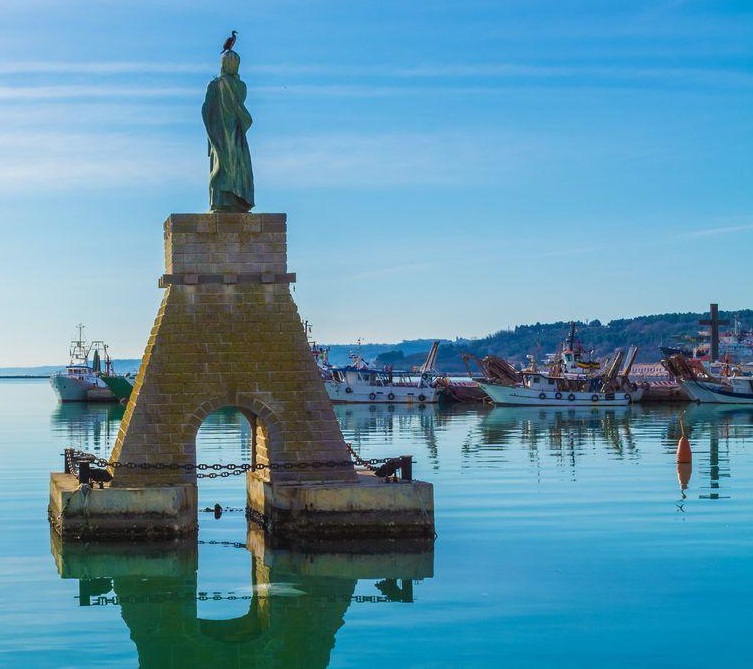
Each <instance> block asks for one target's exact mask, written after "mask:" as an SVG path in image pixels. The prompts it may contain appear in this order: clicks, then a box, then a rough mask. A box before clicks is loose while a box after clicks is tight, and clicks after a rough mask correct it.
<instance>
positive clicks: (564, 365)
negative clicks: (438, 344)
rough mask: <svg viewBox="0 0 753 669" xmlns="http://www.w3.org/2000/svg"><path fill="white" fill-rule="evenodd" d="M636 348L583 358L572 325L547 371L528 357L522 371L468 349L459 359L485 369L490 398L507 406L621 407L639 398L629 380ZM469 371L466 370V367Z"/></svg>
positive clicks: (484, 385) (640, 393)
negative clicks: (598, 357)
mask: <svg viewBox="0 0 753 669" xmlns="http://www.w3.org/2000/svg"><path fill="white" fill-rule="evenodd" d="M637 353H638V349H637V347H635V346H631V347H630V348H629V349H628V351H627V353H625V352H624V351H622V350H618V351H617V352H615V354H614V355H613V356H611V357H610V358H609V359H608V360H606V361H605V362H604V364H602V363H600V362H598V361H595V360H591V359H584V350H583V347H582V345H581V344H580V343H579V342H578V341H576V339H575V324H574V323H571V329H570V335H569V336H568V338H567V340H566V341H565V343H564V344H563V346H562V347H561V349H560V351H559V352H558V354H557V355H556V356H555V357H554V358H553V359H552V361H551V364H550V365H549V366H548V368H547V369H545V370H540V369H538V366H537V364H536V362H535V360H533V359H532V358H530V359H529V360H530V364H529V365H528V366H527V367H526V368H525V369H522V370H520V371H518V370H516V369H515V367H513V365H511V364H510V363H509V362H507V361H506V360H504V359H503V358H498V357H496V356H486V357H484V358H483V359H481V360H479V359H478V358H475V357H474V356H470V355H468V354H466V355H464V356H463V360H464V361H465V362H466V366H468V362H469V360H471V359H473V360H475V361H476V363H477V364H478V366H479V367H480V368H481V370H482V371H483V373H484V375H483V377H481V378H476V381H477V382H478V384H479V386H480V387H481V388H482V389H483V390H484V392H485V393H486V394H487V395H488V396H489V397H490V398H491V400H492V402H494V403H495V404H500V405H507V406H573V407H575V406H624V405H627V404H632V403H634V402H639V401H640V399H641V397H642V396H643V392H644V389H643V388H642V387H641V386H638V385H637V384H635V383H633V382H632V381H631V380H630V379H629V374H630V371H631V368H632V365H633V362H634V361H635V356H636V354H637ZM469 373H470V369H469Z"/></svg>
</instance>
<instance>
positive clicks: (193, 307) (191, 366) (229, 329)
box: [50, 214, 434, 539]
mask: <svg viewBox="0 0 753 669" xmlns="http://www.w3.org/2000/svg"><path fill="white" fill-rule="evenodd" d="M164 237H165V274H164V275H163V276H162V277H161V279H160V282H159V284H160V286H161V287H162V288H164V289H165V294H164V298H163V300H162V304H161V306H160V309H159V312H158V314H157V317H156V319H155V322H154V327H153V328H152V331H151V334H150V337H149V341H148V343H147V346H146V351H145V353H144V357H143V360H142V364H141V367H140V369H139V373H138V376H137V378H136V382H135V384H134V388H133V392H132V393H131V397H130V400H129V402H128V405H127V407H126V410H125V415H124V416H123V420H122V423H121V427H120V431H119V433H118V437H117V440H116V443H115V447H114V449H113V453H112V461H114V462H116V463H117V465H118V466H116V467H112V468H111V473H112V475H113V478H112V482H111V483H110V484H109V488H106V489H105V490H98V489H95V490H91V491H89V493H88V497H86V498H83V497H82V495H81V492H80V491H79V492H75V491H72V490H67V489H66V486H67V485H68V484H69V483H70V482H69V481H67V480H66V481H64V480H63V479H56V478H55V476H53V481H52V484H51V485H52V487H51V496H50V518H51V520H52V519H58V520H59V522H57V521H55V522H53V527H56V528H57V529H58V530H59V531H60V532H61V533H62V534H63V536H71V537H73V536H77V535H81V534H82V531H83V530H82V528H83V529H85V534H86V536H87V538H89V539H91V538H98V536H101V537H102V538H112V537H113V536H114V535H117V534H118V532H120V531H121V530H122V531H123V532H124V533H125V530H126V529H127V528H132V529H133V528H134V527H137V529H138V532H135V534H141V535H143V536H144V537H148V536H150V531H151V530H153V533H154V534H158V535H160V536H164V535H170V534H171V533H172V535H174V536H185V535H190V534H192V533H195V532H196V526H197V522H196V515H197V509H196V493H195V491H196V464H197V463H196V435H197V432H198V430H199V427H200V426H201V424H202V422H203V421H204V419H205V418H206V417H207V416H208V415H209V414H211V413H212V412H214V411H217V410H218V409H221V408H223V407H234V408H236V409H238V410H239V411H240V412H241V413H242V414H243V415H244V416H245V417H246V418H247V419H248V421H249V423H250V425H251V434H252V445H251V450H252V459H253V464H254V465H256V466H257V469H255V470H254V471H253V472H252V473H250V474H249V476H248V479H247V480H248V482H249V505H250V506H251V508H252V510H253V511H254V512H255V514H257V515H260V516H263V517H264V518H267V519H268V520H269V523H268V524H269V525H270V526H271V527H274V528H275V531H279V532H283V533H311V532H312V531H313V532H317V533H322V534H338V533H339V534H341V535H346V536H347V535H349V534H355V535H358V534H367V535H369V536H374V535H375V534H380V535H385V534H387V535H399V534H401V533H405V534H407V535H409V536H429V535H431V536H433V531H434V521H433V503H432V498H431V486H430V485H429V484H419V483H416V482H407V483H404V484H400V485H399V487H395V485H390V484H385V483H384V482H380V481H377V480H375V479H374V478H373V477H371V476H369V477H367V478H364V477H363V476H361V475H358V474H357V473H356V471H355V469H354V467H353V465H352V462H351V459H350V454H349V451H348V448H347V445H346V444H345V442H344V441H343V437H342V433H341V431H340V427H339V424H338V422H337V419H336V417H335V414H334V411H333V409H332V405H331V402H330V400H329V398H328V397H327V393H326V390H325V388H324V384H323V383H322V380H321V377H320V374H319V370H318V368H317V366H316V363H315V361H314V358H313V355H312V353H311V350H310V348H309V344H308V341H307V337H306V333H305V331H304V327H303V324H302V323H301V319H300V317H299V315H298V311H297V309H296V306H295V304H294V302H293V299H292V296H291V294H290V283H291V282H293V281H294V280H295V275H294V274H291V273H289V272H288V270H287V245H286V244H287V243H286V216H285V214H172V215H171V216H170V217H169V218H168V219H167V221H165V224H164ZM310 463H317V465H320V464H321V463H326V466H316V467H313V466H310ZM270 464H274V465H275V467H274V468H272V467H267V465H270ZM299 465H303V466H299ZM398 491H399V494H398ZM145 499H148V500H149V503H148V504H146V505H144V504H145V503H144V500H145ZM95 502H96V503H95ZM160 505H162V506H160ZM118 509H120V514H118ZM139 509H140V510H139ZM139 516H140V518H138V517H139ZM134 524H135V525H134ZM359 527H361V531H360V532H359V530H358V528H359ZM150 528H151V530H150ZM131 534H134V533H133V532H131ZM128 536H130V535H128Z"/></svg>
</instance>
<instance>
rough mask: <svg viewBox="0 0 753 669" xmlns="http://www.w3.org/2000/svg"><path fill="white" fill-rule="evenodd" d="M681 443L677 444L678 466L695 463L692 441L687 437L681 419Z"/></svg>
mask: <svg viewBox="0 0 753 669" xmlns="http://www.w3.org/2000/svg"><path fill="white" fill-rule="evenodd" d="M680 430H681V435H682V436H681V437H680V441H678V442H677V464H690V463H691V462H693V453H692V452H691V450H690V440H689V439H688V438H687V437H686V436H685V424H684V423H683V422H682V417H680Z"/></svg>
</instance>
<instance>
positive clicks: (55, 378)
mask: <svg viewBox="0 0 753 669" xmlns="http://www.w3.org/2000/svg"><path fill="white" fill-rule="evenodd" d="M69 355H70V362H69V363H68V365H67V366H66V368H65V369H64V370H62V371H60V372H56V373H55V374H53V375H52V376H50V384H51V385H52V388H53V390H54V391H55V393H56V394H57V396H58V398H59V399H60V401H61V402H97V401H106V402H111V401H113V400H115V399H116V398H115V395H114V394H113V392H112V391H111V390H110V389H109V388H108V387H107V385H106V384H105V382H104V381H103V380H102V378H101V377H102V374H103V371H102V361H103V360H104V364H105V370H104V374H106V375H110V374H112V362H111V360H110V356H109V354H108V353H107V344H105V343H104V342H102V341H92V342H87V341H85V340H84V326H83V325H81V324H79V325H78V339H74V340H73V341H72V342H71V347H70V351H69ZM90 356H91V362H90V361H89V358H90Z"/></svg>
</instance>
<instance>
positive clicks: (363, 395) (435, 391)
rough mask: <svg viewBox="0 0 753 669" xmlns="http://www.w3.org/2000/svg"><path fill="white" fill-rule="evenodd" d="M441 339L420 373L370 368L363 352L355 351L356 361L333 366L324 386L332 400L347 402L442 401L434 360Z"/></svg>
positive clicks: (432, 349)
mask: <svg viewBox="0 0 753 669" xmlns="http://www.w3.org/2000/svg"><path fill="white" fill-rule="evenodd" d="M438 347H439V342H434V344H433V345H432V347H431V350H430V351H429V354H428V356H427V357H426V360H425V362H424V363H423V365H421V367H420V368H419V369H418V370H417V371H416V372H400V371H394V370H393V369H392V368H391V367H389V366H388V367H385V368H383V369H376V368H374V367H370V366H369V365H368V364H367V363H366V362H365V361H364V360H363V358H361V356H360V354H359V353H355V354H351V356H350V358H351V360H352V361H353V364H351V365H346V366H344V367H329V368H328V369H327V370H326V375H323V376H324V377H325V378H324V387H325V388H326V389H327V395H329V398H330V400H332V402H333V403H336V404H346V403H363V404H368V403H387V404H390V403H394V404H406V403H415V404H433V403H435V402H438V401H439V394H440V392H441V388H439V387H438V386H437V385H436V378H437V376H438V375H437V373H436V372H435V371H434V369H433V367H434V362H435V360H436V357H437V348H438Z"/></svg>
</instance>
